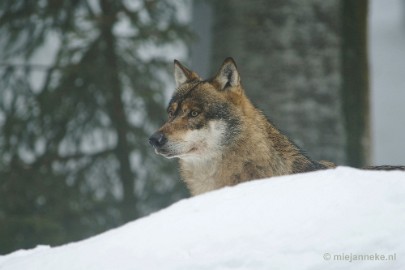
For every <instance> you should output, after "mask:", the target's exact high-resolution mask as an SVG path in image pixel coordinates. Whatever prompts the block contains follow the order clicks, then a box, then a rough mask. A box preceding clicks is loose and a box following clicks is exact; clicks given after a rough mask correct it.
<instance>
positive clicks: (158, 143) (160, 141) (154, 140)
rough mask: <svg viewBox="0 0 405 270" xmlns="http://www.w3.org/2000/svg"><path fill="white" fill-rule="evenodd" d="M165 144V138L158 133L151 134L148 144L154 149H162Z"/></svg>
mask: <svg viewBox="0 0 405 270" xmlns="http://www.w3.org/2000/svg"><path fill="white" fill-rule="evenodd" d="M166 142H167V138H166V137H165V135H164V134H163V133H162V132H160V131H158V132H155V133H153V135H152V136H150V138H149V143H150V144H151V145H152V146H153V147H155V148H160V147H162V146H163V145H165V143H166Z"/></svg>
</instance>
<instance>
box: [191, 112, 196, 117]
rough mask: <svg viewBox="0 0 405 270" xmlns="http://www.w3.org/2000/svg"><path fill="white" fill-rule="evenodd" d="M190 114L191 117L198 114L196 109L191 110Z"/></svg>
mask: <svg viewBox="0 0 405 270" xmlns="http://www.w3.org/2000/svg"><path fill="white" fill-rule="evenodd" d="M190 115H191V116H192V117H196V116H197V115H198V112H197V111H191V113H190Z"/></svg>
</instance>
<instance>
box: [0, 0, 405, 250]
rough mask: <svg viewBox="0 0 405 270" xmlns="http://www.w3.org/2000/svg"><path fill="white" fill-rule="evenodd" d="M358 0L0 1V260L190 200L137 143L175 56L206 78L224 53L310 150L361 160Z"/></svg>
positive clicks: (168, 170)
mask: <svg viewBox="0 0 405 270" xmlns="http://www.w3.org/2000/svg"><path fill="white" fill-rule="evenodd" d="M374 1H378V0H374ZM397 2H398V3H399V1H397ZM369 4H370V3H368V1H367V0H357V1H352V0H331V1H322V0H307V1H299V0H272V1H265V0H252V1H242V0H224V1H213V0H205V1H204V0H195V1H191V0H181V1H175V0H171V1H157V0H39V1H29V0H2V1H0V52H1V53H0V254H4V253H8V252H11V251H13V250H16V249H21V248H31V247H34V246H36V245H37V244H48V245H58V244H62V243H66V242H71V241H76V240H79V239H83V238H86V237H89V236H91V235H94V234H97V233H100V232H102V231H105V230H107V229H109V228H113V227H116V226H119V225H121V224H123V223H125V222H128V221H130V220H134V219H136V218H139V217H142V216H144V215H146V214H148V213H151V212H153V211H156V210H158V209H161V208H163V207H165V206H167V205H169V204H171V203H173V202H175V201H177V200H179V199H181V198H183V197H186V196H188V193H187V191H186V189H185V187H184V185H183V184H182V182H181V181H180V180H179V179H180V178H179V175H178V172H177V165H176V162H175V161H172V160H166V159H164V158H162V157H159V156H157V155H155V153H154V151H153V150H152V149H151V147H149V145H148V143H147V141H148V137H149V136H150V134H152V132H153V131H154V130H155V129H156V128H157V127H158V126H160V125H161V124H162V123H163V122H164V120H165V119H166V115H165V107H166V105H167V101H168V98H169V97H170V95H171V93H172V91H173V90H174V80H173V78H172V63H173V59H174V58H178V59H180V60H182V61H184V62H185V63H187V64H189V67H191V68H192V69H194V70H195V71H197V72H198V73H199V74H200V75H202V76H203V77H208V76H211V75H212V74H213V73H214V72H215V71H216V70H217V68H218V67H219V65H220V64H221V63H222V61H223V59H224V58H225V57H227V56H232V57H234V59H235V60H236V62H237V64H238V67H239V69H240V72H241V76H242V83H243V85H244V86H245V89H246V91H247V93H248V96H250V97H251V98H252V100H253V101H254V103H255V104H257V105H258V107H259V108H261V109H262V110H263V111H264V112H265V113H266V114H267V115H268V116H269V117H270V119H272V120H273V121H274V122H275V123H276V125H277V126H278V127H280V128H281V129H282V130H283V131H285V132H286V133H287V134H288V135H289V136H290V137H291V138H292V139H293V140H294V141H295V142H296V143H297V144H298V145H299V146H301V147H302V148H303V149H305V150H306V151H307V152H308V154H309V155H310V156H311V157H313V158H314V159H326V160H331V161H334V162H337V163H338V164H342V165H350V166H355V167H360V166H363V165H366V164H371V163H372V154H371V149H372V143H371V142H372V136H371V132H370V131H371V130H372V129H371V126H370V124H371V120H370V117H371V116H372V114H371V113H370V81H371V79H370V74H371V73H370V72H369V59H368V40H369V38H368V26H369ZM403 9H404V10H405V5H404V6H403ZM404 25H405V23H404ZM404 25H402V30H403V29H404ZM398 27H399V26H398ZM403 32H404V33H405V31H403ZM402 38H404V36H402ZM400 42H404V40H402V41H400ZM404 44H405V42H404V43H402V44H401V45H402V46H404ZM401 83H402V88H401V85H400V84H401ZM396 86H400V87H399V88H400V91H401V92H402V91H404V89H405V88H404V87H403V82H402V81H401V82H399V83H397V84H396ZM394 99H395V97H394ZM387 106H389V104H387ZM393 120H394V121H398V120H399V118H397V119H393ZM401 121H403V120H401ZM386 129H387V128H386ZM387 136H389V135H387ZM402 136H405V134H402ZM383 139H384V140H389V137H386V138H383ZM399 161H401V160H399ZM402 162H404V160H402Z"/></svg>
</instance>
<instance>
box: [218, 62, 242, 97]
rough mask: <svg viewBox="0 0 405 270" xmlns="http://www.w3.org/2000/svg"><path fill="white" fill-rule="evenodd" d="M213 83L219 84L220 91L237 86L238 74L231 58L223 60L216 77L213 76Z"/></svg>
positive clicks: (238, 81) (238, 82)
mask: <svg viewBox="0 0 405 270" xmlns="http://www.w3.org/2000/svg"><path fill="white" fill-rule="evenodd" d="M214 81H216V82H217V83H218V84H219V86H220V88H221V90H223V89H225V88H227V87H234V86H239V84H240V77H239V72H238V69H237V68H236V64H235V61H234V60H233V59H232V57H228V58H226V59H225V61H224V63H223V64H222V66H221V68H220V69H219V71H218V73H217V75H216V76H215V78H214Z"/></svg>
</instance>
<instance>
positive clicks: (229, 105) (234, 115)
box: [149, 58, 246, 159]
mask: <svg viewBox="0 0 405 270" xmlns="http://www.w3.org/2000/svg"><path fill="white" fill-rule="evenodd" d="M174 77H175V81H176V86H177V88H176V91H175V92H174V94H173V96H172V98H171V100H170V102H169V106H168V107H167V113H168V120H167V122H166V123H165V124H164V125H163V126H162V127H161V128H160V129H159V130H158V131H157V132H155V133H154V134H153V135H152V136H151V137H150V138H149V142H150V144H151V145H152V146H153V147H154V148H155V151H156V153H158V154H161V155H163V156H164V157H166V158H173V157H178V158H181V159H199V158H204V159H206V158H210V157H213V155H217V154H220V153H221V151H222V150H223V148H224V147H226V146H227V145H229V144H230V143H231V142H233V141H234V140H235V139H236V138H237V137H238V135H239V133H240V128H241V126H242V122H243V120H242V119H243V117H241V116H242V115H243V106H242V104H241V103H243V102H244V100H245V99H246V98H245V96H244V93H243V89H242V87H241V84H240V77H239V73H238V70H237V68H236V64H235V62H234V61H233V59H232V58H227V59H225V61H224V63H223V64H222V66H221V68H220V69H219V71H218V73H217V74H216V75H215V76H214V78H212V79H210V80H202V79H201V78H200V77H199V76H198V75H197V74H196V73H195V72H193V71H191V70H189V69H187V68H186V67H184V66H183V65H182V64H180V62H178V61H177V60H175V61H174Z"/></svg>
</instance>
